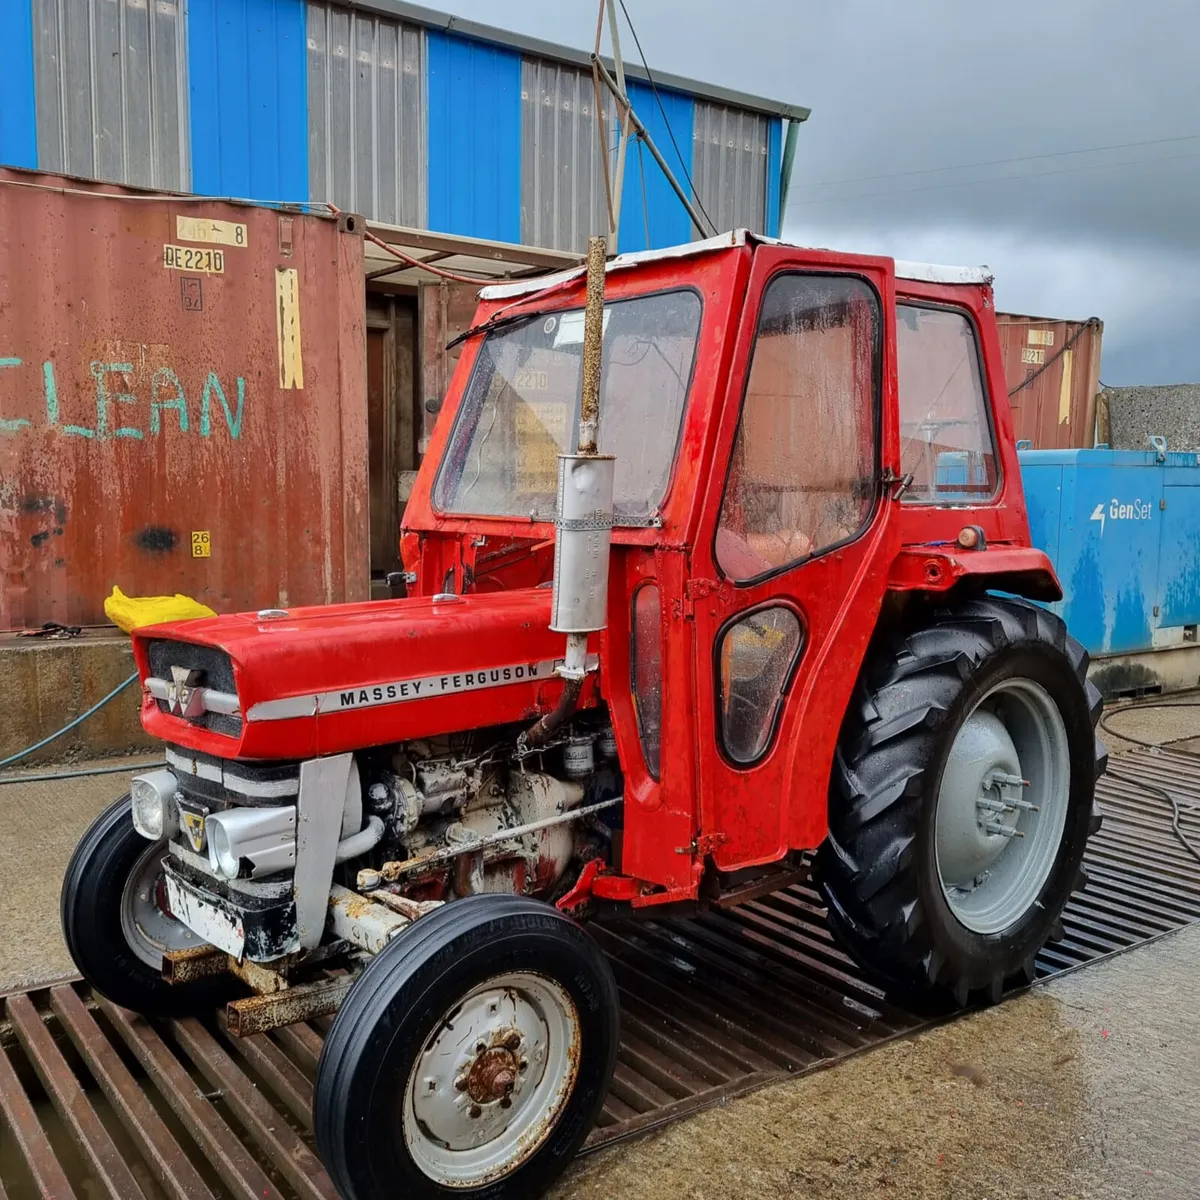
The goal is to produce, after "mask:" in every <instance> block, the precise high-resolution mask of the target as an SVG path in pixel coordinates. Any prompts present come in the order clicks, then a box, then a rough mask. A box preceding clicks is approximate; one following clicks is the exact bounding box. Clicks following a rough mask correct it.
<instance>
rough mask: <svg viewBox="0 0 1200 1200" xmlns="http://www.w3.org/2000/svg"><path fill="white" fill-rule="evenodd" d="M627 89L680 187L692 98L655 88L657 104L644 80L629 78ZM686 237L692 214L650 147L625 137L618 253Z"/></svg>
mask: <svg viewBox="0 0 1200 1200" xmlns="http://www.w3.org/2000/svg"><path fill="white" fill-rule="evenodd" d="M627 89H628V91H629V99H630V102H631V103H632V104H633V109H634V112H636V113H637V115H638V117H639V118H640V119H641V122H642V124H643V125H645V126H646V129H647V131H648V132H649V134H650V136H651V137H652V138H653V139H654V144H655V145H656V146H657V147H658V151H659V153H660V154H661V155H662V156H663V158H665V159H666V160H667V165H668V166H669V167H670V168H671V173H672V174H673V175H674V176H675V178H676V179H677V180H678V181H679V185H680V187H683V188H685V189H686V188H687V175H688V174H690V173H691V170H692V134H693V131H694V130H693V127H694V125H695V123H696V106H695V104H694V103H693V101H692V98H691V97H690V96H684V95H681V94H680V93H679V92H670V91H667V90H665V89H664V88H659V89H658V95H659V99H661V100H662V110H660V109H659V106H658V101H657V100H656V99H655V98H654V90H653V89H652V88H651V87H650V85H649V84H646V83H639V82H637V81H636V80H633V79H630V80H628V81H627ZM663 111H665V112H666V120H664V119H663ZM668 122H669V123H670V128H668ZM672 133H674V135H675V142H676V144H677V145H678V147H679V152H680V153H682V154H683V155H684V157H683V159H682V160H681V159H680V154H679V153H676V150H675V146H674V145H672V143H671V134H672ZM685 168H686V170H685ZM643 178H644V181H645V185H644V186H645V202H644V203H643ZM647 233H648V234H649V241H648V242H647ZM691 237H692V219H691V217H689V216H688V214H687V209H686V208H684V207H683V204H682V202H681V201H680V199H679V197H678V196H677V195H675V191H674V189H673V188H672V187H671V185H670V184H669V183H668V182H667V177H666V176H665V175H664V174H663V173H662V171H661V169H660V168H659V166H658V164H657V163H656V162H655V161H654V159H653V158H652V157H651V156H650V151H649V150H647V149H646V148H645V147H644V146H639V144H638V142H637V141H636V140H631V141H630V143H629V149H628V151H627V152H626V158H625V183H624V186H623V188H622V190H621V233H620V237H619V238H618V243H619V244H618V247H617V248H618V250H620V251H621V252H622V253H624V252H625V251H627V250H657V249H659V248H661V247H663V246H678V245H679V244H680V243H682V242H687V241H690V240H691Z"/></svg>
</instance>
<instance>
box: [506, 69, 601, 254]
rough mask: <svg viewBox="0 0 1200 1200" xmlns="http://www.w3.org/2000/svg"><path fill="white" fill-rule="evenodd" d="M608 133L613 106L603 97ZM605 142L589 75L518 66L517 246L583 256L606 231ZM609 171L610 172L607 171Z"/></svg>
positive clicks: (575, 71) (565, 70) (579, 71)
mask: <svg viewBox="0 0 1200 1200" xmlns="http://www.w3.org/2000/svg"><path fill="white" fill-rule="evenodd" d="M602 101H603V109H602V112H603V114H604V121H605V123H606V127H608V128H609V130H610V132H609V134H608V145H609V149H610V152H611V150H612V148H613V146H614V145H615V139H614V138H613V136H612V133H611V128H612V127H611V125H609V124H608V123H609V122H610V121H611V119H612V104H611V100H610V97H609V93H608V91H607V90H604V91H603V95H602ZM602 155H603V143H602V139H601V136H600V131H599V129H597V127H596V92H595V88H594V86H593V83H592V73H591V72H590V71H582V70H580V69H578V68H577V67H571V66H567V65H566V64H564V63H556V62H550V61H548V60H546V59H540V58H527V59H525V60H524V62H523V63H522V64H521V241H523V242H526V243H527V244H528V245H531V246H549V247H550V248H552V249H555V250H578V251H579V252H580V253H583V252H584V251H585V250H586V249H587V240H588V237H589V236H590V235H591V234H594V233H604V232H606V231H607V229H608V202H607V200H606V199H605V194H604V165H603V161H602ZM610 169H611V168H610Z"/></svg>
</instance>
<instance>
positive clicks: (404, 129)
mask: <svg viewBox="0 0 1200 1200" xmlns="http://www.w3.org/2000/svg"><path fill="white" fill-rule="evenodd" d="M424 89H425V37H424V32H423V31H422V30H421V29H419V28H416V27H415V26H410V25H401V24H400V23H399V22H398V21H389V20H386V19H384V18H380V17H374V16H368V15H365V14H360V13H350V12H347V11H346V10H345V9H343V8H339V7H337V6H335V5H333V4H329V3H310V4H309V5H308V179H309V198H310V199H311V200H332V201H333V203H334V204H336V205H338V207H339V208H343V209H346V210H348V211H350V212H357V213H363V214H364V215H365V216H368V217H371V218H373V219H374V220H376V221H386V222H388V224H390V225H415V226H418V227H420V226H422V225H424V223H425V179H426V156H425V100H424Z"/></svg>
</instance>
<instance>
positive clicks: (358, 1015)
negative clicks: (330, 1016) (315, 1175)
mask: <svg viewBox="0 0 1200 1200" xmlns="http://www.w3.org/2000/svg"><path fill="white" fill-rule="evenodd" d="M617 1038H618V1007H617V989H616V984H615V983H614V981H613V976H612V971H611V968H610V967H609V965H608V961H607V959H606V958H605V957H604V955H603V954H602V953H601V952H600V949H599V947H598V946H597V945H596V943H595V942H594V941H593V940H592V939H591V937H590V936H589V935H588V934H587V933H585V932H584V931H583V930H582V929H581V928H580V927H579V926H578V925H576V924H574V922H572V921H571V920H569V919H568V918H567V917H565V916H563V915H562V914H561V913H560V912H558V911H557V910H556V909H554V908H552V907H551V906H549V905H547V904H543V903H541V902H539V901H536V900H530V899H526V898H524V897H521V896H507V895H487V894H484V895H478V896H468V897H465V898H463V899H461V900H455V901H453V902H452V903H451V904H448V905H446V906H445V907H444V908H439V909H437V910H436V911H434V912H433V913H430V914H429V915H428V916H425V917H422V918H421V920H420V921H418V922H417V923H416V925H414V927H413V928H412V929H411V930H409V931H406V932H405V933H403V934H401V936H400V937H398V938H396V939H395V940H394V941H392V942H391V943H389V944H388V945H387V946H386V947H385V948H384V949H383V950H382V951H381V952H380V953H379V954H378V955H376V957H375V958H373V959H372V960H371V962H370V963H369V964H368V965H367V966H366V968H365V969H364V970H363V973H362V975H361V976H360V977H359V979H358V980H357V981H356V982H355V984H354V987H353V988H352V989H351V991H350V994H349V995H348V996H347V997H346V1000H345V1002H344V1003H343V1005H342V1007H341V1008H340V1009H339V1010H338V1015H337V1018H336V1019H335V1021H334V1024H333V1028H332V1029H331V1030H330V1032H329V1036H328V1038H327V1039H326V1040H325V1046H324V1048H323V1050H322V1052H321V1060H320V1063H319V1065H318V1067H317V1081H316V1089H315V1094H314V1100H313V1129H314V1133H315V1135H316V1141H317V1149H318V1151H319V1153H320V1155H321V1160H322V1162H324V1164H325V1167H326V1169H327V1170H328V1171H329V1174H330V1177H331V1178H332V1180H333V1183H334V1186H335V1187H336V1188H337V1191H338V1194H339V1195H341V1196H344V1197H346V1200H391V1198H392V1197H399V1196H403V1197H405V1198H406V1200H427V1198H433V1197H441V1198H448V1197H455V1198H457V1200H472V1197H480V1198H482V1197H485V1196H486V1197H488V1198H489V1200H503V1198H505V1197H510V1198H512V1200H531V1198H532V1197H534V1196H539V1195H541V1194H542V1193H543V1191H544V1190H545V1189H546V1188H548V1187H549V1186H550V1185H551V1184H552V1183H553V1182H554V1180H555V1179H557V1178H558V1176H559V1175H560V1174H561V1173H562V1172H563V1171H564V1170H565V1169H566V1167H567V1166H568V1165H569V1164H570V1162H571V1160H572V1158H573V1157H574V1155H575V1151H576V1150H577V1149H578V1148H579V1145H580V1143H581V1142H582V1141H583V1139H584V1137H586V1136H587V1133H588V1130H589V1129H590V1128H591V1126H592V1123H593V1121H594V1120H595V1119H596V1116H597V1114H598V1113H599V1111H600V1107H601V1105H602V1104H603V1103H604V1097H605V1095H606V1094H607V1092H608V1085H609V1081H610V1080H611V1078H612V1073H613V1068H614V1066H615V1063H616V1054H617Z"/></svg>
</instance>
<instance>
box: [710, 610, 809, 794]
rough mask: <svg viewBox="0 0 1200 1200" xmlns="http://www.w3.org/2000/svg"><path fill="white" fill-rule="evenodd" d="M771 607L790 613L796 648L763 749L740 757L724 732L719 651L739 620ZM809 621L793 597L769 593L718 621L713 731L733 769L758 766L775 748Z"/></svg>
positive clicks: (722, 752)
mask: <svg viewBox="0 0 1200 1200" xmlns="http://www.w3.org/2000/svg"><path fill="white" fill-rule="evenodd" d="M774 609H783V610H784V611H785V612H787V613H790V614H791V616H792V617H794V618H795V620H796V627H797V630H798V633H799V636H798V637H797V639H796V648H795V650H794V651H793V652H792V660H791V662H790V663H789V664H788V669H787V671H786V673H785V674H784V677H783V683H782V684H781V685H780V688H779V694H778V696H776V697H775V701H774V708H775V710H774V712H773V713H772V715H771V726H770V729H769V730H768V731H767V736H766V738H765V739H764V741H763V746H762V749H761V750H760V751H759V752H758V754H757V755H755V756H754V758H751V759H746V760H744V761H743V760H741V759H737V758H734V757H733V755H732V754H730V753H729V748H728V742H727V739H726V736H725V717H724V713H723V705H722V701H723V699H724V675H723V673H722V670H721V651H722V647H723V646H724V645H725V639H726V638H727V637H728V636H729V634H730V633H731V632H732V631H733V629H734V627H735V626H737V625H740V624H742V622H744V621H746V620H748V619H749V618H750V617H753V616H755V615H756V614H757V613H761V612H770V611H773V610H774ZM808 640H809V639H808V622H807V621H806V620H805V619H804V613H803V611H802V610H801V609H800V607H799V606H798V605H796V604H795V603H794V602H793V601H791V600H788V599H786V598H784V597H782V596H770V597H768V598H767V599H765V600H763V601H761V602H760V603H758V604H752V605H751V606H750V607H749V608H741V609H738V611H737V612H733V613H730V614H729V616H728V617H726V618H725V620H724V621H722V622H721V624H720V626H719V628H718V629H717V632H716V636H715V637H714V638H713V647H712V670H713V683H714V687H713V708H714V712H713V724H714V731H715V733H716V746H717V753H718V754H719V755H720V756H721V760H722V761H723V762H724V763H725V764H726V766H728V767H731V768H732V769H733V770H735V771H749V770H752V769H753V768H754V767H757V766H758V765H759V764H760V763H762V762H763V761H764V760H765V759H767V758H769V757H770V755H771V753H772V751H773V750H774V749H775V747H776V745H777V744H778V741H779V727H780V725H781V724H782V723H783V715H784V711H785V710H786V708H787V698H788V696H789V695H790V694H791V690H792V685H793V684H794V683H795V682H796V675H797V673H798V672H799V670H800V663H801V662H802V661H803V659H804V655H805V651H807V649H808Z"/></svg>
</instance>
